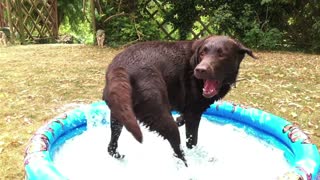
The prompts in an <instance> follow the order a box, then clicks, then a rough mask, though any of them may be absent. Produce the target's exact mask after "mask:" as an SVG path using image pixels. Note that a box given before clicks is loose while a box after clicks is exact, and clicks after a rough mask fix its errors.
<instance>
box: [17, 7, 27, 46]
mask: <svg viewBox="0 0 320 180" xmlns="http://www.w3.org/2000/svg"><path fill="white" fill-rule="evenodd" d="M15 8H16V14H17V16H18V18H17V20H18V28H19V32H20V41H21V44H25V40H26V38H25V36H24V24H23V13H22V6H21V2H20V1H16V7H15Z"/></svg>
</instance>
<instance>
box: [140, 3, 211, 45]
mask: <svg viewBox="0 0 320 180" xmlns="http://www.w3.org/2000/svg"><path fill="white" fill-rule="evenodd" d="M144 7H145V9H144V13H146V14H148V16H149V18H150V20H151V21H155V22H156V23H157V25H158V26H159V29H160V30H161V33H163V36H164V39H169V40H176V39H179V35H178V34H179V33H178V31H179V29H178V28H176V27H174V26H173V25H172V23H171V22H170V20H165V19H164V15H165V14H167V13H168V12H169V11H170V10H171V7H172V4H170V2H169V1H163V0H162V1H159V0H146V1H145V4H144ZM205 16H206V15H205V14H200V15H199V16H198V17H197V20H196V21H195V22H194V24H193V28H192V29H191V31H190V33H189V36H188V39H196V38H200V37H203V36H204V35H208V34H212V30H210V25H211V24H210V21H209V22H208V21H204V20H203V18H204V17H205Z"/></svg>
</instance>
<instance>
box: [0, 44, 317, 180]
mask: <svg viewBox="0 0 320 180" xmlns="http://www.w3.org/2000/svg"><path fill="white" fill-rule="evenodd" d="M118 52H119V50H115V49H109V48H104V49H101V48H97V47H92V46H84V45H27V46H12V47H0V108H1V111H0V167H1V168H0V179H23V177H24V170H23V156H24V149H25V147H26V145H27V143H28V140H29V138H31V136H32V134H33V133H34V132H35V131H36V130H37V129H38V128H39V127H40V126H42V125H43V124H44V123H45V122H46V121H48V120H49V119H51V118H52V117H54V116H56V115H57V114H59V113H61V111H63V109H61V107H63V105H65V104H69V103H91V102H94V101H97V100H100V99H101V96H102V89H103V86H104V74H105V69H106V67H107V65H108V63H109V62H110V61H111V60H112V58H113V57H114V56H115V55H116V54H117V53H118ZM257 55H258V56H259V59H258V60H253V59H251V58H246V59H245V60H244V62H243V64H242V65H241V70H240V75H239V82H238V83H237V87H236V88H234V89H233V90H232V92H231V93H230V94H229V95H228V96H227V97H226V98H225V99H226V100H228V101H232V102H235V103H241V104H243V105H247V106H251V107H256V108H260V109H263V110H264V111H267V112H271V113H273V114H276V115H278V116H281V117H284V118H285V119H287V120H289V121H291V122H294V123H296V124H298V125H299V126H300V127H301V128H302V129H303V130H305V132H306V133H308V134H309V135H310V137H311V138H312V141H313V142H314V143H315V144H317V145H318V147H319V146H320V128H319V125H320V115H319V109H320V56H319V55H308V54H301V53H289V52H258V53H257Z"/></svg>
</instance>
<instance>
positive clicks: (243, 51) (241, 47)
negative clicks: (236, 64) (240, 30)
mask: <svg viewBox="0 0 320 180" xmlns="http://www.w3.org/2000/svg"><path fill="white" fill-rule="evenodd" d="M232 40H233V41H234V42H235V43H236V44H237V45H238V46H239V53H240V54H243V55H245V54H248V55H249V56H251V57H252V58H254V59H258V57H257V56H256V55H254V54H253V52H252V50H251V49H249V48H247V47H245V46H244V45H243V44H242V43H241V42H239V41H238V40H236V39H232Z"/></svg>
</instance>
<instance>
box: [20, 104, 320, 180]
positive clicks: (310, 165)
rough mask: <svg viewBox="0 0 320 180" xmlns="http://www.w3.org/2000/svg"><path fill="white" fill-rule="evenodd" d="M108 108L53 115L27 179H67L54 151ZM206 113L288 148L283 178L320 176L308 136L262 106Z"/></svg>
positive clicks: (30, 159)
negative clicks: (54, 156)
mask: <svg viewBox="0 0 320 180" xmlns="http://www.w3.org/2000/svg"><path fill="white" fill-rule="evenodd" d="M85 109H86V110H85ZM106 110H107V106H106V104H105V102H102V101H101V102H96V103H93V104H91V105H89V107H88V108H77V109H75V110H73V111H71V112H69V113H65V114H63V115H61V116H59V117H57V118H54V119H52V120H51V121H49V122H48V123H47V124H45V125H44V126H43V127H41V128H40V129H38V130H37V131H36V133H35V134H34V135H33V137H32V138H31V139H30V142H29V144H28V146H27V148H26V152H25V158H24V167H25V171H26V179H29V180H37V179H39V180H43V179H62V180H63V179H68V178H67V177H65V176H64V175H63V174H61V173H60V172H59V171H58V170H57V168H56V167H55V165H54V163H53V160H52V157H53V153H54V152H55V150H56V149H57V147H59V146H61V144H62V143H64V141H65V140H66V139H69V138H71V137H73V136H76V135H78V134H80V133H81V132H83V131H84V130H86V126H87V118H88V117H89V116H99V115H100V116H101V115H102V114H104V115H105V114H106ZM203 116H204V117H206V118H207V119H208V120H209V121H214V122H218V123H231V124H234V125H236V126H239V127H242V128H244V129H250V128H251V129H254V130H256V131H255V132H257V131H259V132H260V133H254V134H252V135H254V136H260V135H261V134H266V135H267V136H269V137H271V139H274V140H269V139H268V140H267V141H268V142H270V141H273V142H272V144H273V145H275V146H277V147H279V148H281V149H283V150H284V151H285V157H286V159H287V160H288V162H289V164H290V165H291V167H292V171H291V172H287V173H286V174H285V175H284V179H288V178H289V177H292V176H294V177H295V179H299V178H300V179H303V180H319V179H320V155H319V151H318V149H317V147H316V145H314V144H312V143H311V142H310V139H309V137H308V136H307V135H306V134H305V133H304V132H303V131H302V130H300V129H299V128H298V127H297V126H295V125H293V124H292V123H290V122H288V121H286V120H284V119H282V118H280V117H278V116H275V115H273V114H270V113H267V112H264V111H261V110H259V109H255V108H249V107H243V106H241V105H235V104H232V103H228V102H223V101H219V102H217V103H215V104H212V105H211V106H210V108H208V109H207V111H206V112H205V113H204V114H203ZM102 117H107V116H102ZM104 120H105V121H106V123H108V122H109V119H104ZM247 132H248V133H252V131H247ZM261 132H262V133H261ZM266 135H261V138H263V139H265V138H266Z"/></svg>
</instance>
